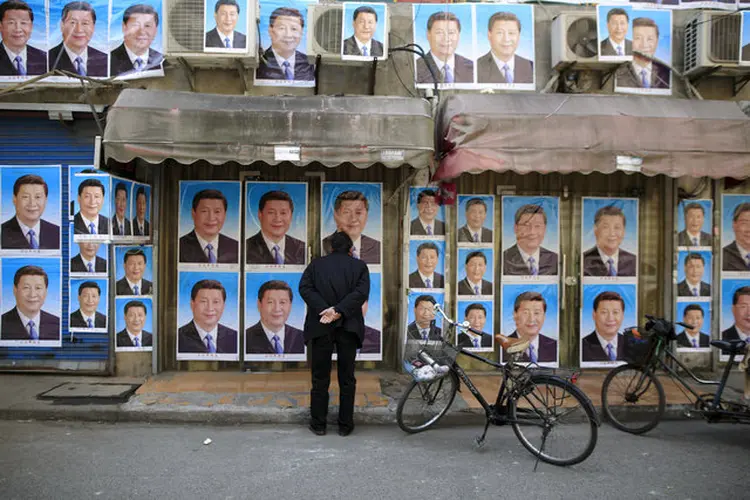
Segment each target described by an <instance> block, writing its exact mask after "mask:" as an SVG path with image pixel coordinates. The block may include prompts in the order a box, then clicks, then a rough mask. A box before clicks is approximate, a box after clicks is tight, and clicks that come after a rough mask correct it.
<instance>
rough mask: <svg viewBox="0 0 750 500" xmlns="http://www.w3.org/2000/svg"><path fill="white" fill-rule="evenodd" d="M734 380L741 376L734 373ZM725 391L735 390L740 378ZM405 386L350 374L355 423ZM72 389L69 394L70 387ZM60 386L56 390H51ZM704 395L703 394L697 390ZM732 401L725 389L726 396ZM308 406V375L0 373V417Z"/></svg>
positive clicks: (261, 414)
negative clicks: (93, 389) (64, 394)
mask: <svg viewBox="0 0 750 500" xmlns="http://www.w3.org/2000/svg"><path fill="white" fill-rule="evenodd" d="M606 373H607V371H592V370H589V371H585V372H584V373H583V374H582V375H581V377H580V378H579V380H578V386H579V387H580V388H581V389H583V391H584V392H586V394H587V395H588V396H589V397H590V398H591V400H592V401H593V403H594V405H595V406H596V407H597V408H598V409H599V407H600V405H601V401H600V392H601V384H602V381H603V380H604V377H605V375H606ZM740 375H741V374H740ZM472 377H473V378H472V380H473V381H474V383H475V385H476V386H477V388H478V389H479V390H480V391H481V392H482V393H483V394H485V396H487V397H488V398H490V399H491V398H492V396H491V395H492V394H496V392H497V390H498V387H499V384H500V376H499V375H485V374H477V375H476V376H475V375H474V374H472ZM733 378H736V380H737V382H733V383H732V384H730V386H735V385H736V386H737V388H739V387H741V386H739V385H738V383H741V382H742V378H741V377H733ZM662 381H663V385H664V389H665V392H666V395H667V405H668V417H670V418H681V417H682V416H683V412H684V406H683V405H684V404H686V403H688V402H689V400H688V399H687V398H686V397H685V395H684V394H683V393H682V391H681V390H680V388H679V387H678V386H676V385H675V384H674V383H673V382H671V380H669V379H667V378H662ZM409 382H410V378H409V376H407V375H403V374H399V373H396V372H375V371H361V372H359V373H358V374H357V397H356V401H355V421H356V422H357V423H360V424H363V423H367V424H383V423H393V422H395V418H396V417H395V415H396V406H397V404H398V398H399V396H400V395H401V393H402V392H403V390H404V388H405V387H406V385H407V384H408V383H409ZM62 384H67V385H65V386H63V389H65V388H67V387H69V386H70V387H75V386H79V387H83V386H82V385H81V384H98V386H101V387H106V386H109V385H114V384H142V385H141V386H140V387H139V388H138V390H137V391H136V392H135V394H133V395H132V396H131V397H130V398H129V399H128V400H127V401H126V402H117V401H107V400H97V399H94V398H85V397H84V398H77V399H72V400H66V399H59V400H43V399H39V398H38V395H39V394H42V393H44V392H46V391H48V390H50V389H52V388H55V387H57V386H61V385H62ZM71 390H72V389H71ZM59 391H60V389H59V388H58V392H59ZM330 392H331V406H332V407H333V410H332V411H331V412H330V414H329V417H330V418H332V419H335V414H336V405H337V403H338V386H337V384H336V382H335V376H334V380H332V384H331V391H330ZM701 392H703V391H701ZM731 393H733V395H734V396H735V397H739V396H740V394H741V393H739V392H735V391H733V390H732V389H730V392H728V393H727V396H729V395H730V394H731ZM309 404H310V375H309V372H307V371H296V372H283V373H241V372H166V373H162V374H159V375H156V376H153V377H150V378H149V379H147V380H139V379H124V378H114V377H81V376H75V375H36V374H2V375H0V418H3V419H36V420H44V419H66V420H90V421H91V420H93V421H111V422H116V421H146V422H190V423H209V424H240V423H300V424H301V423H305V422H306V420H307V416H308V407H309ZM447 421H448V422H450V423H456V424H460V423H478V422H481V421H483V412H482V410H481V407H480V406H479V404H478V403H477V402H476V401H475V400H474V398H473V396H472V395H471V393H470V392H469V391H468V390H467V389H466V388H465V387H462V390H461V392H459V393H458V396H457V399H456V402H455V403H454V406H453V411H452V412H451V413H449V414H448V415H447Z"/></svg>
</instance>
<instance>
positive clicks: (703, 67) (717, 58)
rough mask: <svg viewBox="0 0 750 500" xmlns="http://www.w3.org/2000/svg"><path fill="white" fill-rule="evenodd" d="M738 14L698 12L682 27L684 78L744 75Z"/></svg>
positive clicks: (739, 17) (740, 15) (740, 16)
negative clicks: (683, 35) (708, 74)
mask: <svg viewBox="0 0 750 500" xmlns="http://www.w3.org/2000/svg"><path fill="white" fill-rule="evenodd" d="M741 19H742V13H741V12H735V13H727V12H709V11H705V10H703V11H699V12H698V13H696V15H695V17H693V18H692V19H690V20H689V21H688V22H687V23H686V24H685V50H684V52H685V69H684V74H685V76H688V77H690V76H698V75H700V74H704V73H709V72H710V73H712V74H715V75H724V76H734V75H739V74H744V73H747V70H748V68H747V67H744V68H743V67H741V66H740V64H739V62H740V36H741V33H740V23H741Z"/></svg>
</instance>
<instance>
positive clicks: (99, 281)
mask: <svg viewBox="0 0 750 500" xmlns="http://www.w3.org/2000/svg"><path fill="white" fill-rule="evenodd" d="M62 172H63V169H62V168H61V166H59V165H46V166H14V165H7V166H2V167H0V193H2V200H3V201H2V203H0V220H2V226H0V282H1V283H2V293H0V312H1V313H2V318H1V319H0V346H4V347H16V346H22V347H60V346H61V345H62V340H63V338H62V337H63V333H64V332H63V329H62V326H63V324H64V323H65V322H64V321H61V318H63V314H65V313H66V312H68V311H69V316H68V330H69V333H70V335H71V340H72V339H73V338H75V337H76V336H78V337H81V336H85V335H87V334H101V333H106V332H107V331H108V327H109V325H108V317H109V314H108V305H109V300H108V297H109V290H110V288H109V261H110V256H109V243H110V242H112V241H117V242H121V243H144V242H147V241H148V240H149V237H150V236H149V234H150V233H149V231H150V228H149V223H148V219H149V218H150V216H149V215H148V214H149V213H150V212H149V211H148V208H147V207H148V205H149V202H147V201H146V196H148V197H149V198H150V186H148V185H145V184H141V183H136V182H133V181H130V180H127V179H121V178H118V177H113V176H110V175H107V174H102V173H99V172H97V171H95V170H93V169H92V167H90V166H89V167H69V169H68V174H69V177H68V185H69V186H70V193H69V196H68V197H67V198H68V199H69V200H71V201H70V204H69V206H67V207H65V206H63V196H62V186H63V184H62ZM112 186H114V189H115V190H116V194H115V195H114V196H111V190H112ZM135 200H137V201H135ZM131 214H138V215H132V216H131ZM110 215H111V217H110ZM63 224H67V225H68V228H67V229H68V241H63V238H62V235H63V234H64V231H62V230H61V228H62V227H63V226H62V225H63ZM113 227H123V228H124V227H127V228H128V230H127V231H124V230H123V231H120V232H119V234H113V233H112V229H111V228H113ZM131 227H140V228H141V233H140V234H139V235H136V234H135V233H134V232H132V231H131V229H130V228H131ZM64 248H67V249H68V252H69V256H70V258H69V260H67V261H66V262H63V260H62V256H63V249H64ZM142 248H146V249H150V247H142V246H134V247H132V248H130V250H131V253H137V254H139V255H143V249H142ZM149 252H150V250H149ZM113 258H114V259H115V267H114V269H115V277H116V284H115V286H116V294H117V295H118V300H121V299H119V296H126V295H141V294H143V295H146V294H147V292H148V293H150V290H146V289H145V288H144V287H143V286H141V287H140V288H141V291H138V288H136V291H137V292H138V293H133V292H132V290H131V289H128V290H124V289H123V284H124V286H125V287H127V283H128V282H129V279H130V278H131V277H138V279H135V282H136V283H137V284H138V285H141V281H140V275H142V274H143V272H144V270H145V262H144V263H143V264H141V263H140V262H139V263H138V265H137V266H134V265H133V261H134V260H138V261H140V260H141V259H140V258H139V259H131V258H130V256H128V255H125V253H122V252H119V249H116V251H115V252H114V257H113ZM143 260H145V256H144V257H143ZM64 267H65V268H66V270H67V272H68V273H69V279H68V280H67V282H65V280H64V278H63V276H64V272H63V269H64ZM130 268H135V270H134V271H131V270H129V269H130ZM63 289H66V290H67V291H68V296H69V300H68V304H67V310H65V304H64V300H63ZM123 305H124V304H123ZM122 319H123V320H124V317H123V318H122ZM123 320H121V318H119V317H118V319H117V321H116V323H117V327H118V332H119V331H120V330H122V329H124V328H125V323H124V321H123ZM121 326H122V329H120V328H119V327H121Z"/></svg>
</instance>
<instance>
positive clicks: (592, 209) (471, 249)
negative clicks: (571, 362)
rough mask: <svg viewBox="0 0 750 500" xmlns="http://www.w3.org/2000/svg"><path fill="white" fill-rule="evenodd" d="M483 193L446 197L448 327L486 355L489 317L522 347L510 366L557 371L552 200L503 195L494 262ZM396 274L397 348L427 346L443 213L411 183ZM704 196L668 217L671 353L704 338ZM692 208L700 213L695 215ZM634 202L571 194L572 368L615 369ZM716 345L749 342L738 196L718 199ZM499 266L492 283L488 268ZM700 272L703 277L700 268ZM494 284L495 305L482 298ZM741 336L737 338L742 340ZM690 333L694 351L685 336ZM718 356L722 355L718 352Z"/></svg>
mask: <svg viewBox="0 0 750 500" xmlns="http://www.w3.org/2000/svg"><path fill="white" fill-rule="evenodd" d="M494 199H495V197H494V196H492V195H459V196H458V202H457V211H458V217H457V227H456V230H455V234H456V240H457V250H456V252H457V255H456V256H455V257H454V258H456V263H457V269H458V272H457V276H456V277H455V282H454V286H453V287H452V288H453V290H455V293H456V296H455V304H456V305H457V308H456V311H457V312H456V314H457V316H458V318H457V319H458V320H462V321H468V322H469V323H470V325H471V326H472V328H474V329H476V330H479V331H483V332H488V333H487V334H485V335H476V334H473V333H471V332H467V333H463V334H460V335H459V338H457V339H455V340H456V342H457V343H458V344H459V345H461V346H462V347H465V348H467V349H469V350H474V351H480V352H481V351H493V350H494V347H495V346H494V343H495V339H494V338H493V335H492V334H491V333H489V332H492V330H493V328H494V324H495V320H494V315H495V314H496V311H497V313H499V315H500V318H501V319H500V322H499V323H500V332H501V333H503V334H504V335H506V336H509V337H512V338H516V337H521V338H524V339H527V340H530V342H531V346H530V348H529V349H528V350H527V351H526V352H525V353H524V354H523V357H522V360H523V361H526V362H535V363H538V364H539V365H542V366H553V367H555V366H558V364H559V349H558V345H559V341H560V333H561V332H560V322H559V316H560V291H559V261H560V259H559V252H560V238H559V234H560V222H559V199H558V198H555V197H544V196H540V197H529V196H504V197H503V198H502V214H503V216H502V218H503V220H502V238H501V245H500V248H501V249H502V252H501V256H500V258H496V257H495V256H494V255H493V252H494V250H493V249H494V247H495V236H494V235H495V231H494V227H495V222H494V220H493V219H494V215H493V214H494ZM410 207H411V208H410V211H411V214H410V219H411V222H410V226H409V267H408V284H409V299H408V319H407V325H406V331H407V334H406V339H407V342H408V341H418V342H419V341H432V340H437V339H438V338H439V335H440V334H441V322H440V320H439V318H436V317H435V315H434V311H433V305H434V304H436V303H438V304H441V305H444V301H445V290H444V289H445V284H446V277H445V248H446V246H445V234H446V232H445V213H444V207H442V206H439V205H438V203H437V193H436V192H435V191H434V190H433V189H431V188H427V189H425V188H412V190H411V195H410ZM710 207H711V205H710V200H697V201H695V202H691V203H689V204H682V205H681V206H680V207H679V210H678V214H679V216H678V244H679V248H678V255H679V261H680V263H681V265H682V270H678V272H677V279H678V284H677V294H678V298H677V318H678V319H682V320H683V321H684V322H685V323H688V324H691V325H695V327H694V328H693V329H685V328H680V331H678V333H679V337H678V348H680V349H706V348H708V340H709V339H710V338H711V336H712V334H711V331H710V325H711V319H710V312H711V311H710V304H711V278H710V276H711V272H710V269H711V262H712V259H711V245H712V236H711V235H712V234H713V231H712V229H711V217H710V215H709V216H708V217H705V213H706V212H707V213H708V214H711V208H710ZM699 212H700V213H699ZM638 221H639V218H638V199H636V198H595V197H585V198H583V208H582V221H581V227H582V228H583V230H582V235H581V237H582V241H581V249H582V252H581V263H582V266H581V272H582V276H581V283H582V288H581V311H580V332H581V339H580V344H579V359H580V362H581V366H582V367H606V366H611V365H617V364H620V363H622V362H623V348H624V341H623V335H622V332H623V330H624V328H626V327H628V326H635V325H638V324H639V317H638V300H637V299H638V272H639V265H638V248H639V242H638V234H639V228H638ZM721 235H722V242H721V243H722V283H721V315H720V322H719V323H720V329H721V338H722V339H733V338H741V339H745V338H748V336H750V332H748V329H750V248H748V246H749V245H750V196H747V195H724V196H723V198H722V230H721ZM495 262H497V263H498V265H499V266H501V273H500V274H501V276H502V278H501V280H502V283H501V285H500V286H499V287H497V286H495V285H494V284H493V280H494V276H495V275H496V273H495V269H494V266H493V264H494V263H495ZM706 269H708V272H705V270H706ZM498 288H499V295H500V304H499V308H496V306H495V302H494V298H495V296H496V291H498V290H497V289H498ZM745 332H747V333H745ZM693 338H696V339H697V342H696V345H693V342H692V339H693ZM722 359H726V356H722Z"/></svg>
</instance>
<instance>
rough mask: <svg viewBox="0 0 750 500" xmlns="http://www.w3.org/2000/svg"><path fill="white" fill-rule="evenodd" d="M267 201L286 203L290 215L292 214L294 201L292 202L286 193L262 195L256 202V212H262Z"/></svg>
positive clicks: (276, 192) (277, 192) (273, 192)
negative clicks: (290, 212)
mask: <svg viewBox="0 0 750 500" xmlns="http://www.w3.org/2000/svg"><path fill="white" fill-rule="evenodd" d="M269 201H286V202H287V203H289V208H290V209H291V210H292V213H294V201H292V197H291V196H289V193H287V192H286V191H268V192H267V193H263V196H261V197H260V200H259V201H258V212H262V211H263V208H265V206H266V202H269Z"/></svg>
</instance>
